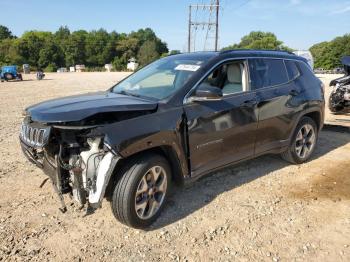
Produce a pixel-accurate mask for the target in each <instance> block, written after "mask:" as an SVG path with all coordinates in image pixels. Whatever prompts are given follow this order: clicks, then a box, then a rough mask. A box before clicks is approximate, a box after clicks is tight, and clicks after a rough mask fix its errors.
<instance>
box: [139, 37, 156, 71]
mask: <svg viewBox="0 0 350 262" xmlns="http://www.w3.org/2000/svg"><path fill="white" fill-rule="evenodd" d="M159 57H160V55H159V53H158V51H157V44H156V42H155V41H146V42H144V43H143V45H142V46H141V47H140V50H139V53H138V55H137V58H138V62H139V64H140V65H141V66H144V65H147V64H149V63H151V62H153V61H154V60H156V59H158V58H159Z"/></svg>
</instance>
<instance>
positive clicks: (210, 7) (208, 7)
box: [187, 0, 220, 52]
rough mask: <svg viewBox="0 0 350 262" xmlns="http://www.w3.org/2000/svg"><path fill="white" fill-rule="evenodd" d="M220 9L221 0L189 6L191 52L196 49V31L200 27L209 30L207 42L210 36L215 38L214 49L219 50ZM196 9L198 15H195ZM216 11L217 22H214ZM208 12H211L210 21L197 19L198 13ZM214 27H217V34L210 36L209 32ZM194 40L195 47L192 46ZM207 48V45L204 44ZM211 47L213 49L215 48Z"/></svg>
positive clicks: (189, 45)
mask: <svg viewBox="0 0 350 262" xmlns="http://www.w3.org/2000/svg"><path fill="white" fill-rule="evenodd" d="M219 10H220V1H219V0H211V2H210V4H196V5H190V6H189V16H188V43H187V50H188V52H191V51H192V50H196V46H195V42H196V33H197V31H198V29H201V30H202V31H204V30H207V33H206V36H205V43H206V42H207V40H208V38H215V43H214V48H213V49H214V50H215V51H217V50H218V46H219ZM193 11H195V12H196V15H195V17H193V15H192V12H193ZM214 11H215V16H216V17H215V22H212V20H211V18H212V17H211V15H212V13H213V12H214ZM198 12H202V13H208V12H209V18H208V21H197V13H198ZM213 28H215V36H214V37H209V32H212V31H213V30H212V29H213ZM192 42H193V43H194V44H193V48H192ZM204 49H205V46H204ZM213 49H211V50H213Z"/></svg>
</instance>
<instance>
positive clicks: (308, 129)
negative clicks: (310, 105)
mask: <svg viewBox="0 0 350 262" xmlns="http://www.w3.org/2000/svg"><path fill="white" fill-rule="evenodd" d="M315 142H316V134H315V130H314V128H313V126H312V125H310V124H305V125H303V126H302V127H301V128H300V130H299V132H298V134H297V137H296V140H295V152H296V154H297V155H298V157H300V158H301V159H305V158H307V157H309V155H310V154H311V152H312V150H313V148H314V146H315Z"/></svg>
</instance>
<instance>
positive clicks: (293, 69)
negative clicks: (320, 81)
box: [284, 60, 300, 80]
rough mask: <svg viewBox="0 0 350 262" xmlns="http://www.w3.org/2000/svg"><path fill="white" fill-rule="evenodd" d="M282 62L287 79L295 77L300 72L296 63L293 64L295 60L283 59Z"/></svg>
mask: <svg viewBox="0 0 350 262" xmlns="http://www.w3.org/2000/svg"><path fill="white" fill-rule="evenodd" d="M284 62H285V64H286V68H287V73H288V77H289V80H294V79H296V78H297V77H298V76H299V75H300V73H299V69H298V67H297V65H296V64H295V61H291V60H285V61H284Z"/></svg>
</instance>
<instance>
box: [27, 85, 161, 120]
mask: <svg viewBox="0 0 350 262" xmlns="http://www.w3.org/2000/svg"><path fill="white" fill-rule="evenodd" d="M156 107H157V102H154V101H151V100H145V99H143V98H138V97H133V96H126V95H121V94H115V93H112V92H109V91H106V92H96V93H88V94H83V95H76V96H68V97H63V98H58V99H53V100H49V101H45V102H42V103H39V104H36V105H33V106H30V107H28V108H27V109H26V111H27V112H28V113H29V115H30V117H31V119H32V120H33V121H38V122H45V123H63V122H72V121H80V120H83V119H85V118H87V117H89V116H92V115H95V114H97V113H104V112H121V111H126V112H127V111H139V110H154V109H156Z"/></svg>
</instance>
